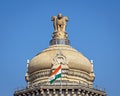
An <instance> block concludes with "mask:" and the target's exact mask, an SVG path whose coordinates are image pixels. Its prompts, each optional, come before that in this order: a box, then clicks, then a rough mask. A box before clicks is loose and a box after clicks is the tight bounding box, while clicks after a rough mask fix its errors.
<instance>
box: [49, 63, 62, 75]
mask: <svg viewBox="0 0 120 96" xmlns="http://www.w3.org/2000/svg"><path fill="white" fill-rule="evenodd" d="M61 68H62V67H61V65H60V66H59V67H58V68H57V69H55V70H54V72H52V73H51V74H50V76H53V75H54V74H56V73H57V72H58V71H59V70H60V69H61Z"/></svg>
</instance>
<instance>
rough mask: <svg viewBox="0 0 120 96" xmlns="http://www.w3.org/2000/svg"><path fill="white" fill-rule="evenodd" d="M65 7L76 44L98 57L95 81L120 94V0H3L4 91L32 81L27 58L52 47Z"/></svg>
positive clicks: (1, 95) (8, 93) (0, 74)
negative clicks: (55, 20) (57, 21)
mask: <svg viewBox="0 0 120 96" xmlns="http://www.w3.org/2000/svg"><path fill="white" fill-rule="evenodd" d="M60 12H61V13H62V14H63V15H64V16H68V17H69V22H68V23H67V33H68V34H69V39H70V41H71V45H72V47H73V48H76V49H77V50H78V51H80V52H82V53H83V54H84V55H85V56H86V57H88V58H89V59H93V60H94V72H95V76H96V78H95V81H94V85H98V86H99V87H100V88H106V91H107V93H108V96H119V95H120V94H119V92H120V74H119V73H120V63H119V60H120V0H0V96H12V95H13V93H14V90H15V89H16V88H21V87H24V86H26V82H25V79H24V76H25V73H26V60H27V59H32V58H33V57H34V56H35V55H36V54H37V53H38V52H41V51H42V50H43V49H45V48H47V47H48V46H49V41H50V39H51V36H52V32H53V24H52V22H51V16H53V15H57V14H58V13H60Z"/></svg>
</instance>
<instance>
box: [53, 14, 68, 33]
mask: <svg viewBox="0 0 120 96" xmlns="http://www.w3.org/2000/svg"><path fill="white" fill-rule="evenodd" d="M52 21H53V26H54V31H55V32H60V31H62V32H65V29H66V22H67V21H68V17H67V16H64V17H63V16H62V14H61V13H59V14H58V16H52Z"/></svg>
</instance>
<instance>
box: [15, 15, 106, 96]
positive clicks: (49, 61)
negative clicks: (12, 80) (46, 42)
mask: <svg viewBox="0 0 120 96" xmlns="http://www.w3.org/2000/svg"><path fill="white" fill-rule="evenodd" d="M51 19H52V21H53V25H54V32H53V34H52V39H51V40H50V46H49V47H48V48H46V49H45V50H43V51H42V52H40V53H38V54H37V55H36V56H35V57H33V59H32V60H30V61H29V62H28V64H27V72H26V76H25V79H26V82H27V86H26V88H25V89H22V90H17V91H15V92H14V96H106V92H105V91H103V90H98V89H96V88H94V87H93V82H94V78H95V75H94V71H93V62H91V61H89V60H88V59H87V58H86V57H85V56H84V55H83V54H82V53H80V52H78V51H77V50H76V49H74V48H72V47H71V46H70V41H69V39H68V34H67V32H66V24H67V21H68V17H67V16H64V17H63V16H62V14H58V16H52V18H51ZM59 65H61V66H62V69H61V73H62V75H61V78H59V79H56V80H55V82H53V84H50V82H49V77H50V74H51V73H52V72H54V70H55V69H56V68H57V67H58V66H59Z"/></svg>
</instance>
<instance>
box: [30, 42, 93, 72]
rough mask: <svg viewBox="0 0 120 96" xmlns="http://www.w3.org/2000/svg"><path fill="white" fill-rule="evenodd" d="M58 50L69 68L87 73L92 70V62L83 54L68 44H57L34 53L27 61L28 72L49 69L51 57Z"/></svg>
mask: <svg viewBox="0 0 120 96" xmlns="http://www.w3.org/2000/svg"><path fill="white" fill-rule="evenodd" d="M59 50H61V52H62V53H63V55H64V56H65V57H66V59H67V62H68V67H69V69H76V70H81V71H85V72H87V73H91V72H92V64H91V63H90V61H89V60H88V59H87V58H86V57H85V56H83V55H82V54H81V53H80V52H78V51H77V50H75V49H74V48H72V47H71V46H69V45H62V44H59V45H52V46H50V47H49V48H47V49H45V50H43V51H42V52H41V53H39V54H38V55H36V56H35V57H34V58H33V59H32V60H31V61H30V63H29V66H28V73H29V74H31V73H34V72H36V71H39V70H45V69H51V66H52V61H53V58H54V57H55V56H56V54H57V53H58V51H59Z"/></svg>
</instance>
